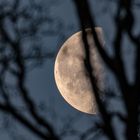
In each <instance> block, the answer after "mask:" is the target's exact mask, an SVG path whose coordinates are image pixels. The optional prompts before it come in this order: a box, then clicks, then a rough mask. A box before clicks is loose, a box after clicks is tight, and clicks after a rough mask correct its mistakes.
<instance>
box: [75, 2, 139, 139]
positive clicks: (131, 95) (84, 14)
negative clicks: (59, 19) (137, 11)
mask: <svg viewBox="0 0 140 140" xmlns="http://www.w3.org/2000/svg"><path fill="white" fill-rule="evenodd" d="M115 2H116V3H117V12H116V15H114V21H115V28H116V32H115V38H114V40H113V42H114V43H113V46H112V48H113V51H114V56H113V57H112V56H110V55H109V54H108V53H107V50H106V46H105V47H102V46H101V44H100V42H99V40H98V37H97V35H96V32H95V30H94V27H95V26H96V23H95V19H96V16H95V15H94V16H93V15H91V11H90V6H89V2H88V1H87V0H82V1H81V0H74V3H75V5H76V8H77V12H78V17H79V20H80V25H81V29H82V31H83V42H84V45H85V52H86V59H85V67H86V69H87V71H88V73H89V77H90V81H91V84H92V88H93V91H94V92H93V93H95V97H96V101H97V103H98V107H99V111H100V113H101V118H102V121H103V123H102V124H100V127H101V128H102V130H103V132H104V134H105V135H106V136H107V137H108V138H109V139H110V140H117V139H118V137H117V135H116V131H115V129H114V126H113V118H114V117H118V118H119V119H120V120H121V121H122V123H124V124H125V127H126V128H125V139H127V140H132V139H134V140H137V139H138V126H139V119H138V118H139V93H140V88H139V83H140V81H139V80H140V75H139V68H140V62H139V60H140V59H139V57H140V47H139V46H140V40H139V34H138V35H135V34H134V33H133V28H134V22H135V20H134V13H133V8H132V7H133V6H134V5H135V6H136V5H137V6H138V3H135V2H134V1H132V0H119V1H115ZM92 8H94V6H93V7H92ZM87 25H88V26H89V27H90V28H91V29H92V33H93V39H94V40H95V44H96V47H97V49H98V52H99V54H100V56H101V58H102V60H103V61H104V63H105V64H106V65H107V67H108V68H109V70H110V71H111V72H112V73H113V75H114V76H115V78H116V80H117V82H118V85H119V89H120V92H121V96H122V99H123V103H124V104H125V108H126V112H127V113H126V115H122V114H121V113H120V112H109V111H108V110H107V103H106V102H105V103H104V102H102V100H101V99H100V97H99V90H98V86H97V84H96V80H97V79H96V78H95V76H94V74H92V71H94V68H93V67H92V66H91V62H90V59H89V44H88V41H87V35H86V31H85V28H86V27H87ZM125 35H127V36H128V37H129V40H130V41H131V42H132V47H134V48H135V49H136V54H135V62H134V67H133V69H134V71H135V75H134V77H133V78H134V82H133V83H130V82H129V80H128V77H127V75H126V69H125V61H124V60H123V55H124V52H123V51H122V47H123V41H124V36H125ZM105 94H107V93H105ZM111 94H113V95H115V94H116V93H115V91H113V92H112V93H111ZM111 94H110V95H111ZM114 98H115V97H114ZM107 102H109V98H107Z"/></svg>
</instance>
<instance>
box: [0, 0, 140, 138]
mask: <svg viewBox="0 0 140 140" xmlns="http://www.w3.org/2000/svg"><path fill="white" fill-rule="evenodd" d="M52 1H53V0H50V1H49V2H48V3H49V4H48V7H47V14H46V11H45V10H44V9H43V1H35V0H26V1H22V0H13V1H10V2H9V1H8V0H7V1H5V0H1V1H0V75H1V76H0V111H1V112H3V113H7V114H8V115H10V116H12V117H13V118H14V119H15V120H16V121H17V122H19V123H21V124H22V125H23V126H25V127H26V128H27V129H28V130H30V131H31V132H33V133H34V134H35V135H36V136H37V137H38V138H41V139H45V140H46V139H47V140H58V139H62V137H65V135H77V136H78V137H79V138H80V139H81V140H87V139H88V136H89V135H90V134H91V133H94V132H93V130H99V131H97V133H98V132H99V133H100V130H103V132H104V134H105V136H107V138H108V139H110V140H117V139H119V138H118V136H117V133H116V129H115V128H114V124H113V119H114V118H115V117H117V118H118V119H119V120H120V122H121V123H122V124H124V125H125V127H126V128H125V129H124V130H125V135H124V137H125V139H127V140H137V139H138V129H139V128H138V127H139V91H140V87H139V82H140V75H139V69H140V63H139V57H140V48H139V46H140V41H139V34H134V32H133V28H134V26H135V24H134V23H135V20H134V13H133V6H134V5H135V6H139V3H136V2H133V1H132V0H120V1H116V4H117V11H116V13H115V15H114V21H115V28H116V32H115V37H114V40H113V45H112V48H113V51H114V56H110V55H109V54H108V51H107V49H106V46H104V47H102V46H101V44H100V42H99V40H98V37H97V35H96V32H95V30H94V27H95V26H96V21H95V20H96V17H95V16H93V15H94V14H93V15H91V10H90V6H89V1H88V0H73V2H74V4H75V6H76V9H77V13H78V18H79V21H80V26H81V29H82V31H83V42H84V45H85V53H86V59H85V61H84V62H85V68H86V69H87V71H88V73H89V77H90V81H91V84H92V89H93V93H94V94H95V97H96V101H97V104H98V108H99V111H100V116H101V119H102V121H101V122H100V123H97V124H96V127H94V126H93V127H92V128H90V129H89V130H88V131H86V132H85V133H83V134H81V133H79V132H78V131H77V130H75V129H73V128H69V131H66V129H68V127H69V123H71V121H72V120H70V121H68V123H64V129H63V131H62V132H61V134H60V135H59V136H58V135H57V133H56V131H55V129H54V128H53V127H52V125H51V124H50V122H49V121H48V120H47V119H45V118H44V117H42V116H41V115H40V113H39V112H38V109H37V104H36V102H35V101H34V100H33V99H32V98H31V97H30V94H29V90H28V88H27V85H26V78H27V72H28V71H29V70H30V69H32V68H34V66H35V67H37V66H40V64H41V63H42V62H43V60H44V59H48V58H52V57H53V56H54V52H49V53H48V52H46V51H44V48H43V47H42V43H41V37H42V36H43V35H45V36H47V35H55V34H56V33H57V32H58V29H59V28H61V27H62V25H63V23H62V22H61V21H60V20H57V23H56V22H55V21H54V20H53V19H52V18H51V15H49V8H50V7H51V4H52V3H53V2H56V1H53V2H52ZM109 2H110V1H109ZM93 7H94V6H93ZM44 24H45V25H46V24H48V25H49V26H50V27H53V28H48V29H46V30H44V28H45V27H44V26H43V25H44ZM53 25H54V26H53ZM86 27H90V28H91V29H92V33H93V40H95V44H96V47H97V50H98V52H99V54H100V56H101V58H102V60H103V62H104V63H105V65H106V66H107V68H108V69H109V70H110V71H111V73H112V74H113V75H114V76H115V78H116V80H117V82H118V85H119V92H120V94H121V97H120V98H121V99H122V102H123V103H124V105H125V108H126V112H127V113H126V114H125V115H124V114H122V113H121V112H117V111H112V112H111V111H110V110H108V104H109V102H110V98H113V99H115V100H117V98H118V94H117V93H116V91H115V90H113V91H112V90H111V91H110V90H105V91H104V95H105V96H106V98H105V99H106V100H105V101H102V100H101V98H100V90H99V88H98V85H97V82H96V81H97V79H96V77H95V76H94V74H93V73H92V71H94V68H93V67H92V66H91V62H90V59H89V44H88V41H87V35H86V31H85V29H86ZM126 35H127V36H128V37H129V40H130V41H131V42H132V44H133V47H134V48H135V50H136V53H135V54H134V55H135V62H134V70H135V75H134V78H133V79H134V82H133V83H130V82H129V80H128V76H127V74H126V68H125V61H124V59H123V55H124V53H126V52H122V48H123V42H124V36H126ZM60 36H61V37H63V34H61V35H60ZM9 77H10V79H9ZM9 80H10V82H9ZM13 93H16V98H18V100H20V101H21V102H22V107H23V108H25V110H26V112H27V114H28V115H29V116H30V117H31V118H28V117H27V116H26V113H24V112H21V110H22V109H23V108H20V107H19V105H17V104H15V102H14V100H13V97H12V96H11V95H12V94H13ZM75 119H77V118H74V119H73V123H74V120H75ZM92 139H95V137H92Z"/></svg>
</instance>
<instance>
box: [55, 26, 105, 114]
mask: <svg viewBox="0 0 140 140" xmlns="http://www.w3.org/2000/svg"><path fill="white" fill-rule="evenodd" d="M95 31H96V33H97V35H98V38H99V41H100V42H101V44H102V45H104V40H103V35H102V29H101V28H99V27H97V28H95ZM86 32H87V37H88V43H89V46H90V59H91V65H92V66H93V67H94V75H95V76H96V78H97V81H98V85H99V87H102V80H103V76H102V71H103V69H102V66H101V60H100V58H99V54H98V52H97V50H96V47H95V43H94V40H92V37H91V30H90V29H87V30H86ZM84 59H85V52H84V46H83V41H82V32H78V33H76V34H74V35H72V36H71V37H70V38H69V39H68V40H67V41H66V42H65V43H64V44H63V46H62V47H61V49H60V50H59V52H58V55H57V57H56V61H55V67H54V75H55V81H56V84H57V87H58V89H59V91H60V93H61V95H62V96H63V98H64V99H65V100H66V101H67V102H68V103H69V104H70V105H71V106H73V107H74V108H76V109H78V110H79V111H82V112H85V113H90V114H96V112H97V105H96V101H95V97H94V93H93V91H92V88H91V84H90V80H89V77H88V72H87V71H86V68H85V65H84Z"/></svg>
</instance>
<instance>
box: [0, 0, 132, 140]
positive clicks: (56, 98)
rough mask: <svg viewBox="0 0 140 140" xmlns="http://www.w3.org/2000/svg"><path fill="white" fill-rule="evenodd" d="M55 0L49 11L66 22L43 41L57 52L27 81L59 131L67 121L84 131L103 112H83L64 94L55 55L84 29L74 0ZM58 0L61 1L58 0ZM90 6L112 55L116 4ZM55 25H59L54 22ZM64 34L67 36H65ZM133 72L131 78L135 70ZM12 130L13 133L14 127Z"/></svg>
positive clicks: (21, 129)
mask: <svg viewBox="0 0 140 140" xmlns="http://www.w3.org/2000/svg"><path fill="white" fill-rule="evenodd" d="M50 1H51V0H47V1H45V2H44V5H46V14H47V12H48V5H47V4H48V2H50ZM53 1H54V5H52V6H51V8H50V7H49V8H50V10H49V14H50V16H52V17H53V19H54V20H56V22H57V19H59V20H61V22H62V23H63V26H62V28H60V29H58V30H57V33H56V35H53V36H46V37H44V38H42V42H43V46H45V48H46V50H47V51H54V52H55V56H54V57H53V58H51V59H46V60H45V61H44V63H43V64H42V65H41V66H40V67H37V68H34V69H33V70H31V71H30V72H29V73H28V76H27V83H26V84H27V87H28V88H29V91H30V96H31V97H32V98H33V99H34V100H35V101H36V102H37V103H38V104H39V105H40V108H43V113H42V115H43V116H44V117H46V119H47V120H49V121H50V122H51V124H52V125H53V127H54V128H55V129H56V132H57V133H60V131H62V130H61V129H62V128H63V126H64V122H70V124H69V125H70V127H72V128H74V129H75V130H77V131H80V132H81V133H84V132H86V130H87V129H88V128H90V127H92V125H94V123H95V122H97V121H98V120H99V116H98V115H89V114H86V113H82V112H80V111H78V110H76V109H74V108H73V107H71V106H70V105H69V104H68V103H67V102H66V101H65V100H64V99H63V97H62V96H61V95H60V93H59V91H58V89H57V87H56V83H55V80H54V62H55V57H56V55H57V53H58V51H59V49H60V47H61V46H62V44H63V43H64V42H65V41H66V40H67V39H68V38H69V37H70V36H71V35H73V34H74V33H75V32H77V31H79V30H80V27H79V21H78V18H77V13H76V9H75V7H74V4H73V2H72V0H53ZM56 1H57V3H55V2H56ZM90 6H91V10H92V13H94V16H95V17H96V25H97V26H100V27H102V28H103V31H104V37H105V42H106V44H107V46H108V48H107V49H108V52H109V53H110V55H112V54H113V52H112V48H111V47H109V46H111V44H112V39H113V37H114V36H113V35H114V32H115V29H114V21H113V19H112V16H113V15H114V13H115V11H116V5H115V3H114V2H110V3H108V2H106V3H105V2H104V0H95V1H93V0H90ZM56 27H57V24H56ZM46 28H47V27H46ZM51 28H55V27H53V26H52V27H51ZM62 34H63V36H61V35H62ZM125 43H126V45H125V46H127V44H128V42H127V41H126V42H125ZM129 57H130V59H131V57H132V56H131V55H130V56H129ZM127 59H128V57H127ZM129 72H130V71H128V73H129ZM131 73H132V71H131ZM129 75H130V80H131V79H132V78H131V74H129ZM112 81H114V80H113V76H112V77H110V78H109V80H108V85H112ZM114 83H115V81H114ZM113 86H114V85H113ZM44 103H45V108H44ZM115 107H116V106H112V110H114V109H116V108H115ZM117 107H118V108H119V109H121V108H122V104H120V103H119V104H117ZM71 120H72V123H71ZM0 123H2V122H0ZM119 127H121V126H119ZM18 129H19V134H18V136H19V137H21V136H24V135H26V136H28V138H29V137H30V139H34V140H38V138H36V137H34V135H32V134H31V133H30V132H28V131H26V130H25V128H24V127H22V126H19V125H18ZM10 131H11V130H10ZM10 133H12V134H13V132H12V131H11V132H10ZM95 133H96V132H95ZM97 133H98V130H97ZM0 138H1V139H4V140H11V139H10V138H11V137H10V136H9V135H8V134H7V132H6V130H5V131H4V130H3V129H2V128H1V131H0ZM104 139H105V138H104ZM25 140H26V138H25ZM64 140H79V139H78V137H77V136H74V135H72V134H71V135H69V136H67V137H65V138H64ZM87 140H88V139H87ZM96 140H97V139H96Z"/></svg>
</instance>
